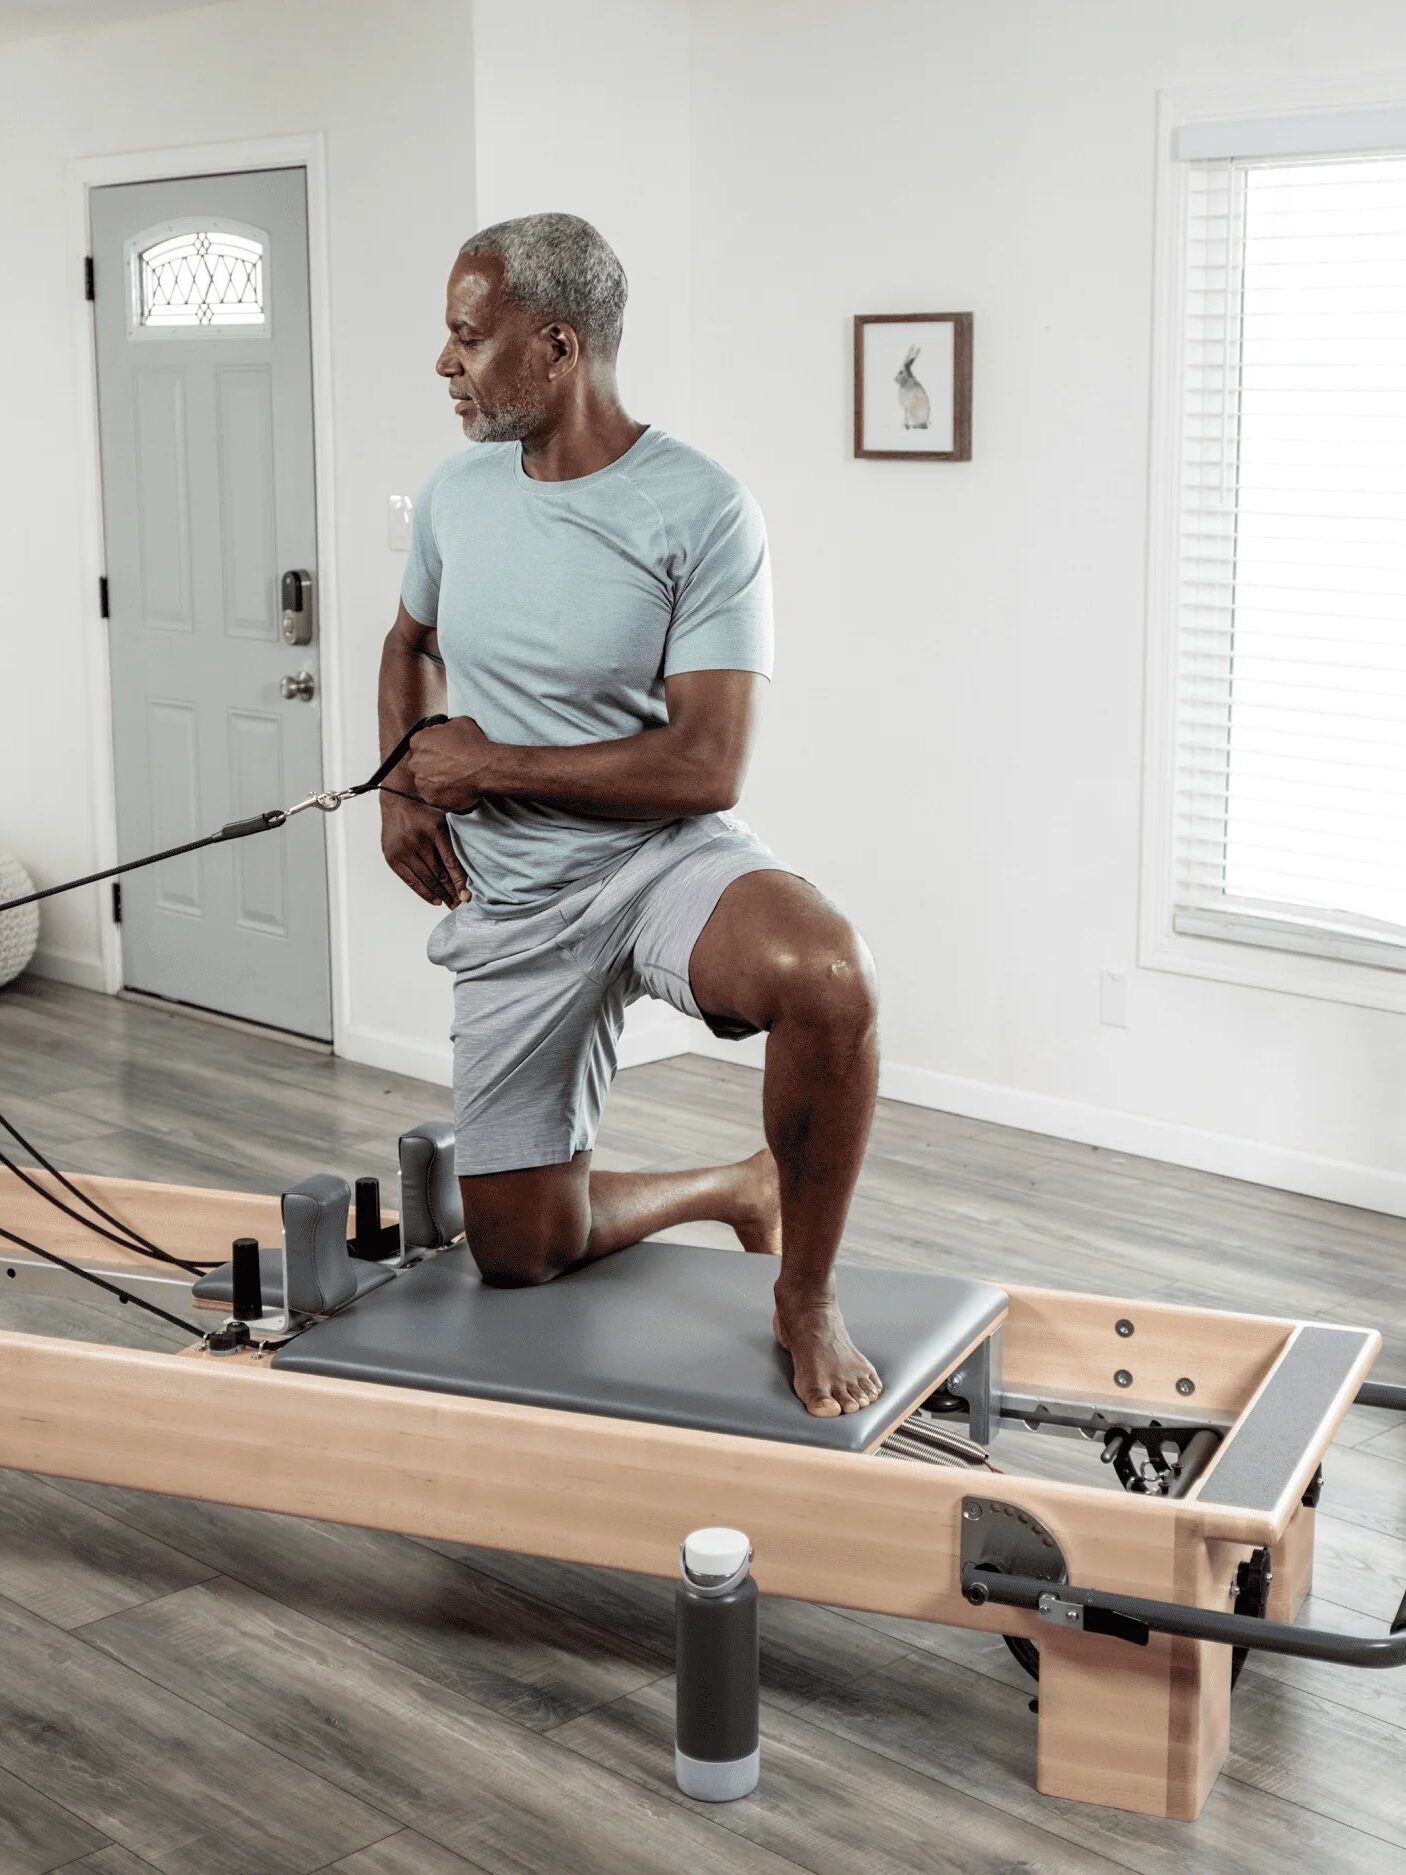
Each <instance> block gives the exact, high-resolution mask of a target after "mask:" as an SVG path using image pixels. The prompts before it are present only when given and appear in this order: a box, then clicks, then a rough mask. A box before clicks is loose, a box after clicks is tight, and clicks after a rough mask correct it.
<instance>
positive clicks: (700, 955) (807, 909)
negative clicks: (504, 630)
mask: <svg viewBox="0 0 1406 1875" xmlns="http://www.w3.org/2000/svg"><path fill="white" fill-rule="evenodd" d="M845 979H848V980H849V981H850V982H851V983H853V984H854V985H856V986H857V987H859V988H861V989H862V991H863V993H864V994H865V995H866V996H872V993H873V960H872V958H871V957H870V955H869V951H868V947H867V946H866V945H865V943H864V940H863V938H861V937H860V935H859V933H858V932H857V931H856V930H855V928H854V926H853V925H852V924H851V923H850V921H849V919H848V918H846V917H845V915H844V914H843V912H841V911H840V910H839V909H838V908H837V907H836V906H834V905H832V904H831V903H830V901H829V899H828V898H826V897H825V894H824V893H823V892H821V891H819V890H817V888H816V887H815V886H813V885H812V884H811V883H810V881H809V880H808V879H802V878H800V877H799V875H798V874H796V873H792V872H749V873H747V874H745V875H744V876H743V877H742V878H740V879H735V880H734V881H733V882H732V884H731V885H729V886H728V887H727V889H726V890H725V891H724V892H723V894H722V896H721V898H720V899H719V900H718V902H717V904H716V906H715V907H714V908H713V913H712V916H711V917H710V918H709V919H708V921H707V923H706V924H705V925H704V926H703V929H702V931H700V933H699V934H698V938H697V941H696V942H695V944H694V946H693V951H692V955H691V957H690V959H689V982H690V985H691V987H692V990H693V995H694V1000H695V1001H696V1002H697V1004H698V1006H699V1008H700V1009H701V1010H702V1011H703V1012H704V1014H705V1015H706V1016H709V1017H711V1018H715V1019H718V1020H724V1021H725V1020H727V1019H729V1018H737V1019H739V1020H740V1021H741V1022H744V1023H746V1024H748V1025H750V1026H751V1027H752V1028H756V1029H767V1028H770V1027H771V1025H772V1023H773V1022H774V1021H775V1020H776V1018H777V1016H778V1015H779V1014H780V1013H781V1010H782V1007H783V1006H784V1004H785V1001H786V999H787V998H788V997H793V996H797V995H800V994H802V993H806V994H809V993H811V990H812V989H813V988H814V987H817V986H818V987H820V988H822V989H823V987H824V986H825V985H827V984H838V983H840V982H842V981H844V980H845Z"/></svg>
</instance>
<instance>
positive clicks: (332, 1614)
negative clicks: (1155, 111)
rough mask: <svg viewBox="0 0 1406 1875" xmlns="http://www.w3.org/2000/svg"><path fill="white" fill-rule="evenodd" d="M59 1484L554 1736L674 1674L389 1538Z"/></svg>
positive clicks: (565, 1609) (636, 1649)
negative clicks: (563, 1724) (566, 1723)
mask: <svg viewBox="0 0 1406 1875" xmlns="http://www.w3.org/2000/svg"><path fill="white" fill-rule="evenodd" d="M53 1482H54V1483H55V1484H56V1485H57V1487H58V1488H59V1489H60V1490H63V1491H66V1492H71V1493H73V1494H74V1495H75V1496H76V1497H78V1498H79V1499H80V1500H81V1501H83V1502H84V1503H87V1504H91V1505H94V1506H96V1507H97V1508H98V1509H100V1510H103V1511H105V1512H106V1513H108V1514H109V1515H111V1516H113V1517H116V1518H118V1519H119V1520H121V1521H123V1522H125V1523H129V1524H131V1525H132V1526H133V1527H134V1528H136V1529H139V1530H143V1531H145V1532H146V1533H147V1534H148V1535H149V1536H151V1537H153V1538H155V1539H156V1540H157V1541H158V1542H161V1543H164V1544H167V1545H169V1546H170V1547H171V1548H173V1549H177V1550H181V1551H183V1552H184V1553H185V1554H187V1555H189V1556H193V1557H196V1558H198V1559H199V1560H200V1561H202V1562H204V1563H206V1564H209V1565H210V1566H211V1567H212V1568H217V1569H218V1570H219V1572H220V1573H221V1574H222V1575H224V1576H228V1577H231V1578H232V1579H234V1580H235V1581H238V1582H242V1583H246V1584H249V1585H251V1586H253V1587H255V1588H258V1589H260V1590H262V1591H263V1592H264V1593H265V1594H267V1595H271V1596H276V1597H277V1598H278V1599H279V1600H280V1601H282V1602H284V1603H285V1604H286V1605H287V1606H288V1607H289V1608H290V1609H296V1610H298V1611H299V1612H301V1613H302V1614H304V1615H307V1616H308V1617H310V1618H311V1619H313V1620H315V1621H317V1622H319V1623H321V1624H322V1625H323V1626H325V1627H328V1628H331V1629H333V1630H334V1631H335V1632H336V1633H338V1634H340V1635H343V1636H345V1637H346V1638H348V1639H349V1640H353V1641H358V1642H360V1643H362V1644H363V1645H364V1646H366V1647H369V1648H371V1649H373V1650H375V1651H376V1652H378V1653H381V1654H383V1655H385V1656H386V1657H387V1658H388V1659H391V1660H395V1661H397V1662H399V1663H400V1664H401V1665H402V1666H406V1667H409V1668H411V1669H413V1670H415V1671H417V1672H421V1673H423V1674H425V1675H426V1677H428V1678H430V1679H433V1680H437V1681H439V1682H440V1684H442V1685H443V1686H446V1687H448V1688H450V1689H451V1690H453V1691H455V1692H459V1693H462V1694H464V1695H465V1696H466V1697H468V1698H471V1699H473V1700H474V1701H476V1702H477V1703H478V1704H479V1705H482V1706H484V1707H486V1708H487V1709H489V1710H490V1711H492V1712H495V1713H497V1714H499V1715H500V1716H502V1717H505V1718H509V1719H512V1720H513V1721H515V1723H517V1724H519V1725H522V1726H525V1727H528V1728H530V1729H533V1730H539V1731H540V1730H545V1729H546V1728H547V1727H548V1726H551V1725H556V1724H559V1723H560V1721H561V1720H562V1719H566V1718H571V1717H573V1716H574V1715H575V1714H576V1713H577V1712H581V1711H584V1710H585V1709H587V1708H588V1707H590V1706H594V1705H598V1704H599V1703H600V1702H601V1701H603V1700H607V1699H615V1698H618V1697H619V1695H620V1694H621V1693H625V1692H632V1691H634V1690H635V1689H636V1688H637V1687H639V1686H643V1685H647V1684H648V1682H649V1681H650V1680H653V1679H657V1678H658V1677H659V1675H660V1674H661V1673H667V1672H668V1671H669V1667H670V1663H671V1659H672V1655H669V1656H662V1657H661V1655H659V1654H658V1653H655V1652H653V1651H651V1650H650V1649H648V1648H646V1647H643V1646H641V1645H640V1644H639V1643H638V1642H636V1641H633V1640H631V1639H629V1638H628V1637H626V1636H624V1635H622V1634H619V1633H611V1632H609V1631H607V1630H606V1629H604V1628H602V1627H599V1626H597V1625H596V1624H595V1623H593V1622H591V1621H589V1620H585V1619H582V1618H581V1617H580V1616H579V1615H578V1614H576V1613H575V1612H574V1610H573V1609H572V1608H571V1607H570V1606H569V1605H563V1604H558V1605H556V1606H548V1605H547V1604H546V1603H544V1602H541V1601H539V1600H537V1599H536V1597H534V1596H532V1595H526V1594H523V1593H521V1592H519V1591H518V1590H516V1589H515V1588H513V1587H512V1586H511V1585H510V1584H508V1583H507V1582H505V1581H500V1580H494V1579H493V1578H490V1577H489V1576H486V1575H479V1574H476V1573H475V1572H474V1571H472V1570H471V1569H467V1568H465V1567H464V1566H463V1565H462V1564H461V1563H457V1562H455V1561H454V1560H453V1559H452V1558H450V1557H448V1556H443V1555H440V1554H439V1553H438V1552H436V1551H434V1550H431V1549H429V1548H428V1547H426V1546H425V1545H422V1544H418V1543H412V1542H410V1541H408V1540H407V1539H406V1538H404V1537H399V1536H393V1535H388V1534H386V1533H385V1532H383V1531H379V1530H359V1529H355V1528H353V1527H351V1526H349V1525H343V1524H324V1523H314V1522H312V1521H311V1520H310V1519H305V1518H301V1517H284V1516H277V1515H274V1514H273V1513H271V1512H267V1511H252V1510H239V1509H234V1508H231V1507H230V1506H228V1505H223V1504H195V1503H190V1502H187V1501H186V1500H184V1499H181V1498H172V1497H159V1496H155V1495H152V1494H148V1493H145V1492H140V1491H127V1490H122V1489H119V1488H117V1487H114V1486H105V1485H85V1484H78V1483H74V1482H70V1481H69V1480H67V1479H58V1480H54V1481H53Z"/></svg>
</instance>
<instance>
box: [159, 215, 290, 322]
mask: <svg viewBox="0 0 1406 1875" xmlns="http://www.w3.org/2000/svg"><path fill="white" fill-rule="evenodd" d="M137 266H138V267H139V268H140V270H141V291H140V299H139V300H138V305H139V306H140V308H141V323H142V324H143V325H144V326H254V325H263V323H264V320H265V311H264V249H263V243H262V242H261V241H254V240H250V239H249V238H248V237H247V236H245V235H241V234H228V233H224V232H223V231H220V230H217V229H208V230H207V229H201V230H199V231H198V232H195V233H190V234H173V235H170V236H168V238H167V239H166V240H164V241H157V242H155V243H154V244H153V245H152V246H151V247H148V248H145V249H144V250H143V251H142V252H141V253H140V254H139V255H138V256H137Z"/></svg>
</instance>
